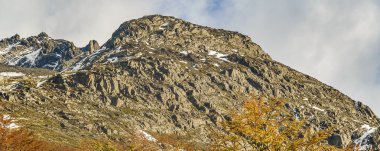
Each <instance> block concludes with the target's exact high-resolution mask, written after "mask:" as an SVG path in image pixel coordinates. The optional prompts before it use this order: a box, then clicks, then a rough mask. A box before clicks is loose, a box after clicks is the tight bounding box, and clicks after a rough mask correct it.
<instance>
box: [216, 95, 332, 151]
mask: <svg viewBox="0 0 380 151" xmlns="http://www.w3.org/2000/svg"><path fill="white" fill-rule="evenodd" d="M221 125H222V127H223V130H224V131H225V134H220V133H217V134H215V135H213V138H214V143H213V144H212V149H214V150H259V151H261V150H336V148H335V147H333V146H330V145H327V144H326V143H323V142H324V141H325V140H326V138H327V137H329V136H330V132H331V129H326V130H321V131H317V132H313V131H312V129H311V128H308V127H307V126H306V124H305V122H304V121H302V120H298V119H296V118H295V117H294V115H293V113H291V112H290V111H289V110H287V109H286V108H285V107H284V102H283V101H280V100H275V99H268V100H267V99H264V98H261V99H259V100H256V99H252V100H248V101H246V102H245V103H244V108H243V109H242V111H241V112H236V113H233V114H232V118H231V120H229V121H224V122H222V123H221Z"/></svg>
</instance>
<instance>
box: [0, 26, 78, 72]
mask: <svg viewBox="0 0 380 151" xmlns="http://www.w3.org/2000/svg"><path fill="white" fill-rule="evenodd" d="M83 53H84V51H82V50H81V49H79V48H77V47H75V46H74V44H73V43H72V42H69V41H66V40H60V39H52V38H50V37H49V36H48V35H47V34H46V33H41V34H39V35H38V36H31V37H28V38H20V36H19V35H15V36H13V37H10V38H5V39H3V40H1V41H0V56H1V57H0V63H2V64H7V65H14V66H20V67H29V68H31V67H33V68H46V69H51V70H56V71H60V70H62V69H63V68H64V67H65V66H67V63H66V61H68V60H71V59H74V58H75V57H76V56H78V55H81V54H83Z"/></svg>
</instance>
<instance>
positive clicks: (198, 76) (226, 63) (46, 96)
mask: <svg viewBox="0 0 380 151" xmlns="http://www.w3.org/2000/svg"><path fill="white" fill-rule="evenodd" d="M0 54H1V56H2V57H1V60H0V61H2V62H3V63H5V64H9V65H16V66H21V67H41V68H47V69H52V70H57V71H63V72H60V73H49V74H47V76H37V75H32V74H27V75H29V76H19V77H9V76H8V77H7V76H3V77H2V78H3V79H4V80H3V81H4V82H3V83H1V84H0V85H1V86H0V100H1V101H2V102H4V103H5V105H4V107H3V108H2V109H1V112H8V113H12V114H14V115H15V116H16V118H20V119H22V120H19V123H20V125H22V126H24V127H28V128H30V129H33V130H35V131H37V132H39V133H41V134H45V135H42V136H45V137H49V139H52V140H55V141H62V142H73V141H75V140H76V139H78V138H81V137H95V136H106V137H107V138H109V139H112V140H117V141H122V140H123V139H125V136H126V135H128V134H130V132H129V130H131V129H137V130H145V131H148V132H157V133H176V134H180V135H186V136H187V137H188V139H189V140H195V141H198V142H201V143H207V141H209V139H208V137H207V136H208V134H209V133H210V129H215V130H216V129H217V128H218V127H219V125H218V122H219V121H222V120H226V119H228V118H229V114H230V113H231V111H233V110H238V109H240V108H241V107H242V101H243V100H245V99H247V97H248V95H249V94H250V93H254V94H256V95H258V96H267V97H276V98H285V99H286V101H287V104H286V107H287V108H288V109H289V110H292V111H293V112H294V115H295V116H296V117H297V118H300V119H305V120H306V121H307V123H308V124H309V125H310V126H312V127H313V128H314V129H315V130H318V129H324V128H326V127H333V128H334V134H333V135H332V136H331V137H330V138H329V139H328V140H327V141H328V143H330V144H333V145H336V146H338V147H344V146H346V145H348V144H350V143H355V144H361V147H362V149H366V148H368V147H370V146H372V147H375V146H377V145H378V143H380V137H379V136H380V133H379V131H377V127H379V126H380V121H379V119H378V118H377V117H376V116H375V115H374V113H373V112H372V111H371V109H369V108H368V107H367V106H365V105H363V104H362V103H360V102H356V101H354V100H352V99H350V98H349V97H348V96H346V95H344V94H342V93H340V92H339V91H338V90H335V89H334V88H332V87H330V86H327V85H325V84H323V83H321V82H319V81H318V80H316V79H314V78H312V77H310V76H307V75H305V74H302V73H300V72H298V71H295V70H293V69H291V68H289V67H287V66H285V65H283V64H281V63H279V62H276V61H274V60H272V59H271V58H270V56H269V55H268V54H266V53H265V52H264V51H263V50H262V49H261V48H260V46H259V45H257V44H255V43H253V42H252V41H251V39H250V38H249V37H248V36H245V35H242V34H239V33H237V32H231V31H225V30H220V29H212V28H209V27H204V26H199V25H195V24H191V23H189V22H186V21H183V20H180V19H176V18H173V17H166V16H159V15H153V16H146V17H143V18H140V19H136V20H131V21H127V22H125V23H123V24H122V25H121V26H120V27H119V29H117V30H116V31H115V32H114V33H113V34H112V37H111V39H109V40H108V41H107V42H106V43H105V44H104V45H103V46H99V45H98V43H97V42H96V41H91V42H90V43H89V45H88V46H86V47H84V48H76V47H75V46H74V45H73V44H72V43H70V42H67V41H64V40H54V39H51V38H49V37H48V36H47V35H46V34H43V33H42V34H40V35H39V36H36V37H30V38H27V39H20V38H19V36H17V35H16V36H14V37H11V38H8V39H4V40H2V41H1V42H0ZM30 56H36V57H34V59H31V58H33V57H30ZM32 60H33V61H32ZM57 64H58V65H57ZM0 69H1V68H0ZM5 69H8V68H4V69H1V70H3V71H0V72H4V71H6V70H5ZM39 70H40V69H39ZM18 71H20V70H18ZM7 72H10V71H7ZM20 72H22V70H21V71H20ZM13 85H18V86H17V87H16V86H13ZM35 121H38V122H35Z"/></svg>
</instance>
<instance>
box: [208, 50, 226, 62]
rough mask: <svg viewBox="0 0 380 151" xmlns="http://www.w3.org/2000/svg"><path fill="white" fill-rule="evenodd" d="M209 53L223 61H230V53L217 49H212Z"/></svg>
mask: <svg viewBox="0 0 380 151" xmlns="http://www.w3.org/2000/svg"><path fill="white" fill-rule="evenodd" d="M207 55H209V56H214V57H215V58H217V59H220V60H223V61H228V59H227V56H228V55H226V54H223V53H220V52H216V51H212V50H211V51H209V52H208V54H207Z"/></svg>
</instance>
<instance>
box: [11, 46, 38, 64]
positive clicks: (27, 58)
mask: <svg viewBox="0 0 380 151" xmlns="http://www.w3.org/2000/svg"><path fill="white" fill-rule="evenodd" d="M41 49H42V48H40V49H37V50H35V51H32V52H30V53H28V54H26V55H24V56H22V57H20V58H17V59H16V60H14V59H12V60H10V61H8V63H7V64H8V65H13V66H14V65H17V64H20V63H22V64H20V66H23V65H24V64H26V63H29V64H30V65H31V66H34V65H36V60H37V58H38V56H39V54H40V52H41ZM26 52H28V51H26Z"/></svg>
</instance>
